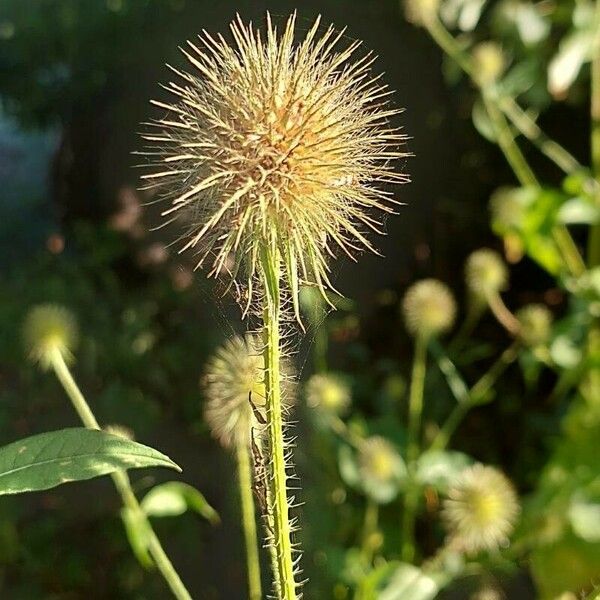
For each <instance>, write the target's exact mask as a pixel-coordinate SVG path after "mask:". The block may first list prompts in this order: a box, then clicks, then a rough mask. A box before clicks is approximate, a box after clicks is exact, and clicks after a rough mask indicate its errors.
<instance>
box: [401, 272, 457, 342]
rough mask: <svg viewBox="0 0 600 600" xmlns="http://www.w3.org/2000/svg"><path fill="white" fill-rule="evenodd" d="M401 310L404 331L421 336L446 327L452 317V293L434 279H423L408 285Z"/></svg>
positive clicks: (453, 302)
mask: <svg viewBox="0 0 600 600" xmlns="http://www.w3.org/2000/svg"><path fill="white" fill-rule="evenodd" d="M402 309H403V313H404V321H405V323H406V329H407V330H408V332H409V333H410V334H411V335H413V336H414V337H423V338H425V339H427V338H430V337H433V336H435V335H438V334H440V333H443V332H445V331H447V330H448V329H450V328H451V327H452V325H453V324H454V318H455V316H456V302H455V301H454V297H453V296H452V292H451V291H450V290H449V288H448V287H447V286H446V285H445V284H443V283H442V282H441V281H438V280H437V279H423V280H421V281H418V282H417V283H414V284H413V285H412V286H411V287H410V288H408V291H407V292H406V295H405V296H404V300H403V303H402Z"/></svg>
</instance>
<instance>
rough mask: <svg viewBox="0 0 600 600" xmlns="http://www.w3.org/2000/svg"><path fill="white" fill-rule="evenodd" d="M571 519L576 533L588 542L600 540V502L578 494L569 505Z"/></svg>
mask: <svg viewBox="0 0 600 600" xmlns="http://www.w3.org/2000/svg"><path fill="white" fill-rule="evenodd" d="M568 515H569V521H570V523H571V527H572V528H573V531H574V532H575V534H577V535H578V536H579V537H580V538H581V539H583V540H585V541H586V542H600V503H599V502H591V501H589V500H587V499H585V498H582V497H581V496H579V495H576V496H575V497H574V498H573V499H572V501H571V506H570V507H569V513H568Z"/></svg>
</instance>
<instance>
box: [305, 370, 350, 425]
mask: <svg viewBox="0 0 600 600" xmlns="http://www.w3.org/2000/svg"><path fill="white" fill-rule="evenodd" d="M351 401H352V395H351V391H350V386H349V385H348V381H347V380H346V379H345V378H343V377H341V376H340V375H336V374H332V373H325V374H317V375H313V376H312V377H311V378H310V379H309V380H308V383H307V384H306V403H307V404H308V406H309V407H311V408H314V409H318V410H322V411H323V412H325V413H332V414H335V415H341V414H344V413H345V412H346V411H347V410H348V408H349V407H350V403H351Z"/></svg>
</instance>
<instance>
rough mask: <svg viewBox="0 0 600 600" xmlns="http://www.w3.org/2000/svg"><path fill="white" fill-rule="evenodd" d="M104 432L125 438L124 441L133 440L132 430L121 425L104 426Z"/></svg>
mask: <svg viewBox="0 0 600 600" xmlns="http://www.w3.org/2000/svg"><path fill="white" fill-rule="evenodd" d="M104 431H106V433H111V434H112V435H116V436H118V437H122V438H125V439H126V440H135V434H134V433H133V429H130V428H129V427H125V425H121V424H119V423H111V424H110V425H106V427H104Z"/></svg>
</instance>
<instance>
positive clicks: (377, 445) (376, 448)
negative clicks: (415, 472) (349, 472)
mask: <svg viewBox="0 0 600 600" xmlns="http://www.w3.org/2000/svg"><path fill="white" fill-rule="evenodd" d="M358 472H359V475H360V480H361V483H362V486H363V488H364V489H365V491H366V492H367V494H369V495H370V496H371V497H372V498H373V499H374V500H376V501H378V502H381V503H382V504H383V503H386V502H389V501H391V500H392V499H393V498H394V497H395V496H396V494H397V493H398V489H399V487H400V482H401V481H402V480H403V478H404V477H405V476H406V465H405V464H404V461H403V460H402V457H401V456H400V454H399V453H398V451H397V450H396V448H395V447H394V445H393V444H392V443H391V442H389V441H388V440H386V439H385V438H384V437H381V436H378V435H374V436H371V437H369V438H367V439H366V440H365V441H364V442H363V444H362V445H361V447H360V450H359V453H358Z"/></svg>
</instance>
